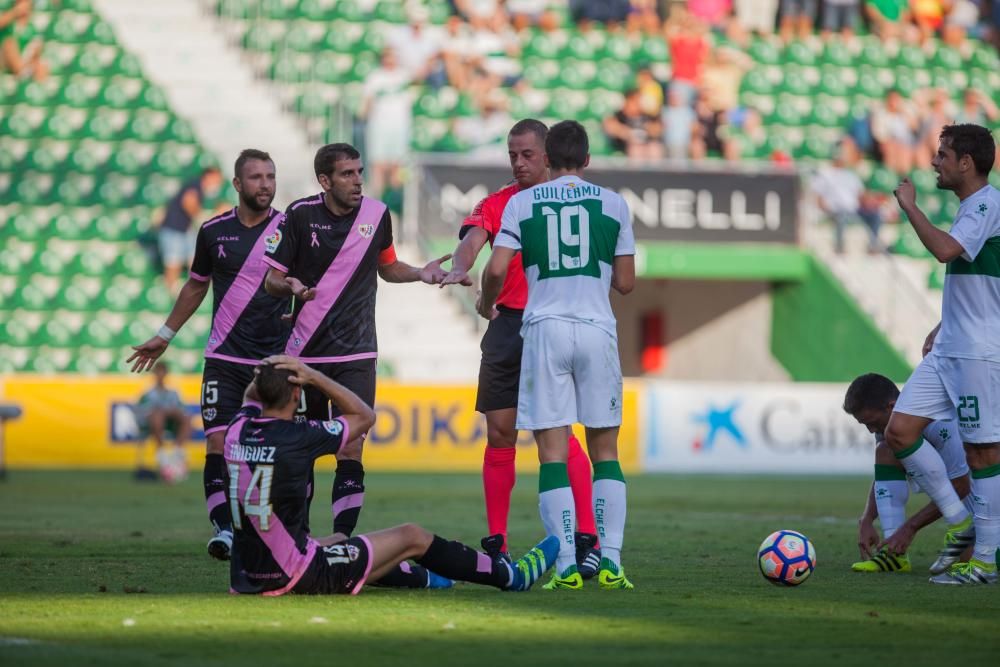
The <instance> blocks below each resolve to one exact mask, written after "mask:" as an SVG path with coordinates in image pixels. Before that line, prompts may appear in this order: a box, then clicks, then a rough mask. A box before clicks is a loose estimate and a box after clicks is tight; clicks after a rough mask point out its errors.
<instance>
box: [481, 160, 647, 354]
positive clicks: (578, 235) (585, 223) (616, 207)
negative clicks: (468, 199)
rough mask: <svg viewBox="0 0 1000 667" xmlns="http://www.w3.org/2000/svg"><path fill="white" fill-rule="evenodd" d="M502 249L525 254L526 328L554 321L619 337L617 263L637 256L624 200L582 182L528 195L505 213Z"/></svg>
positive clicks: (545, 186)
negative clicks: (613, 294) (614, 291)
mask: <svg viewBox="0 0 1000 667" xmlns="http://www.w3.org/2000/svg"><path fill="white" fill-rule="evenodd" d="M494 245H496V246H500V247H505V248H512V249H514V250H520V251H521V257H522V261H523V263H524V273H525V276H526V277H527V279H528V303H527V305H526V306H525V309H524V326H527V325H529V324H531V323H532V322H536V321H538V320H543V319H548V318H554V319H561V320H569V321H574V322H586V323H588V324H593V325H594V326H597V327H600V328H601V329H604V330H605V331H607V332H608V333H610V334H611V335H612V336H615V335H616V334H617V332H616V328H615V316H614V313H612V312H611V302H610V300H609V299H608V292H609V290H610V289H611V271H612V266H613V265H614V260H615V257H617V256H620V255H634V254H635V238H634V236H633V235H632V215H631V213H630V212H629V209H628V205H627V204H626V203H625V200H624V199H622V198H621V196H620V195H618V193H616V192H613V191H611V190H607V189H605V188H602V187H600V186H598V185H594V184H593V183H588V182H586V181H584V180H582V179H580V178H578V177H576V176H562V177H560V178H557V179H556V180H554V181H549V182H548V183H542V184H540V185H536V186H534V187H532V188H528V189H527V190H523V191H521V192H519V193H517V194H516V195H514V196H513V197H511V199H510V201H509V202H508V203H507V206H506V208H504V211H503V216H502V218H501V227H500V233H499V234H498V235H497V238H496V242H495V244H494Z"/></svg>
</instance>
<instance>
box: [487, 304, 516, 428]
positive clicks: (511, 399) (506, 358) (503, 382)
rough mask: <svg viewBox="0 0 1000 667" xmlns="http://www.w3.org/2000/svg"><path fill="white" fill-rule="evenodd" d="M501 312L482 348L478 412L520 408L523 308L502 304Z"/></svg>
mask: <svg viewBox="0 0 1000 667" xmlns="http://www.w3.org/2000/svg"><path fill="white" fill-rule="evenodd" d="M497 311H498V312H499V313H500V314H499V315H498V316H497V318H496V319H494V320H491V321H490V324H489V326H488V327H486V333H485V334H484V335H483V340H482V342H481V343H480V344H479V349H481V350H482V351H483V360H482V362H480V364H479V388H478V390H477V391H476V411H478V412H491V411H493V410H505V409H508V408H516V407H517V388H518V384H519V383H520V382H521V348H522V346H523V345H524V341H523V340H522V339H521V317H522V316H523V315H524V311H523V310H519V309H514V308H507V307H506V306H499V307H498V308H497Z"/></svg>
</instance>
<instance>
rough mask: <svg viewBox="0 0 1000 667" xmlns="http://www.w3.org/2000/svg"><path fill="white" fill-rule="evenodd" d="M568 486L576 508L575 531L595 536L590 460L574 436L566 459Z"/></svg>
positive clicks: (570, 437) (595, 526) (571, 437)
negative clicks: (571, 490)
mask: <svg viewBox="0 0 1000 667" xmlns="http://www.w3.org/2000/svg"><path fill="white" fill-rule="evenodd" d="M566 472H567V473H568V474H569V486H570V488H571V489H573V504H574V505H575V506H576V529H577V530H578V531H580V532H581V533H590V534H591V535H597V524H596V523H595V522H594V496H593V493H594V487H593V483H592V482H591V473H590V458H589V457H588V456H587V453H586V452H585V451H583V447H581V446H580V441H579V440H577V439H576V436H575V435H571V436H569V457H568V458H567V459H566Z"/></svg>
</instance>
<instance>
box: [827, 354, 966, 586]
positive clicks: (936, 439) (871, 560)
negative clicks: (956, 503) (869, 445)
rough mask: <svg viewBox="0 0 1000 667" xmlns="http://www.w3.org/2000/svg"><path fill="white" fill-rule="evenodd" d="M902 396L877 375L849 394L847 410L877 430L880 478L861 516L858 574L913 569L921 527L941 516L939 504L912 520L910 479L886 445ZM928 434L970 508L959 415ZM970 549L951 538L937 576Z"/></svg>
mask: <svg viewBox="0 0 1000 667" xmlns="http://www.w3.org/2000/svg"><path fill="white" fill-rule="evenodd" d="M897 398H899V389H898V388H897V387H896V385H895V383H893V381H892V380H890V379H889V378H887V377H885V376H884V375H878V374H877V373H867V374H865V375H862V376H860V377H857V378H855V380H854V381H853V382H852V383H851V386H849V387H848V388H847V395H846V396H845V397H844V412H846V413H848V414H849V415H851V416H853V417H854V418H855V419H856V420H858V423H859V424H862V425H864V426H866V427H867V428H868V431H869V432H870V433H874V434H875V481H874V483H873V484H872V486H871V490H870V491H869V493H868V502H867V503H865V511H864V513H863V514H862V515H861V518H860V519H859V520H858V548H859V549H860V550H861V557H862V558H864V559H865V560H862V561H860V562H857V563H854V564H853V565H851V569H852V570H854V571H855V572H909V571H910V570H911V569H912V568H911V565H910V558H909V556H907V555H906V551H907V549H909V548H910V544H911V543H912V542H913V538H914V536H916V534H917V531H918V530H920V529H921V528H923V527H924V526H928V525H930V524H931V523H933V522H934V521H936V520H938V519H939V518H941V511H940V510H939V509H938V508H937V505H935V504H934V503H933V502H929V503H927V504H926V505H925V506H924V507H922V508H921V509H920V511H918V512H917V513H916V514H914V515H913V516H911V517H910V518H909V519H907V518H906V501H907V500H908V499H909V497H910V482H908V481H907V479H906V470H905V469H904V468H903V464H901V463H900V462H899V460H898V459H896V457H895V456H893V453H892V450H891V449H889V446H888V445H887V444H886V443H885V435H884V433H885V427H886V425H888V423H889V417H890V416H892V409H893V408H894V407H895V405H896V399H897ZM923 436H924V439H925V440H926V441H927V442H929V443H931V445H932V446H933V447H934V449H935V450H936V451H937V453H938V454H939V455H940V457H941V459H942V460H943V462H944V466H945V469H946V471H947V474H948V479H950V480H951V485H952V486H953V487H954V488H955V493H957V494H958V497H959V498H962V499H963V501H962V502H964V503H965V505H966V507H970V506H971V502H972V497H971V496H970V495H969V488H970V483H969V466H968V464H967V463H966V461H965V451H964V450H963V449H962V441H961V438H959V436H958V415H955V416H954V417H953V418H952V419H950V420H937V421H933V422H931V423H930V424H928V425H927V427H926V428H925V429H924V432H923ZM970 511H971V509H970ZM876 516H877V517H878V518H879V522H880V523H881V524H882V539H881V540H879V538H878V533H877V532H876V531H875V525H874V522H875V517H876ZM965 550H966V545H964V544H960V543H955V542H952V541H949V540H947V539H946V540H945V543H944V548H943V549H942V550H941V553H940V554H938V557H937V560H935V561H934V563H933V564H932V565H931V567H930V571H931V572H932V573H934V574H940V573H942V572H944V571H946V570H947V569H948V568H950V567H951V566H952V565H953V564H954V563H957V562H958V561H959V559H960V558H961V556H962V553H963V551H965Z"/></svg>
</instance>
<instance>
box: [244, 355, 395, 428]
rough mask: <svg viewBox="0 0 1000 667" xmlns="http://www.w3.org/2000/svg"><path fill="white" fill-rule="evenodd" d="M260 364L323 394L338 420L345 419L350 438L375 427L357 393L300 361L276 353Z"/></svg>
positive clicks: (369, 411)
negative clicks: (281, 372) (329, 402)
mask: <svg viewBox="0 0 1000 667" xmlns="http://www.w3.org/2000/svg"><path fill="white" fill-rule="evenodd" d="M263 363H265V364H273V365H274V367H275V368H279V369H286V370H289V371H292V375H291V376H290V377H289V378H288V381H289V382H292V383H295V384H298V385H302V386H303V387H304V386H306V385H312V386H314V387H316V388H317V389H319V390H320V391H321V392H323V393H324V394H325V395H326V397H327V398H329V399H330V400H331V401H333V404H334V405H335V406H337V409H338V410H340V413H341V417H343V418H344V419H345V420H347V428H348V429H349V431H350V433H351V438H352V439H353V438H355V437H357V436H360V435H361V434H362V433H366V432H367V431H368V430H369V429H370V428H371V427H372V426H374V425H375V411H374V410H372V409H371V408H370V407H368V404H367V403H365V402H364V401H363V400H361V399H360V398H359V397H358V395H357V394H355V393H354V392H353V391H351V390H350V389H348V388H347V387H345V386H343V385H342V384H339V383H337V382H334V381H333V380H331V379H330V378H328V377H326V376H325V375H323V374H322V373H320V372H319V371H316V370H314V369H312V368H310V367H309V366H307V365H305V364H304V363H302V361H301V360H300V359H297V358H295V357H290V356H288V355H284V354H279V355H275V356H272V357H268V358H267V359H265V360H264V362H263Z"/></svg>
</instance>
